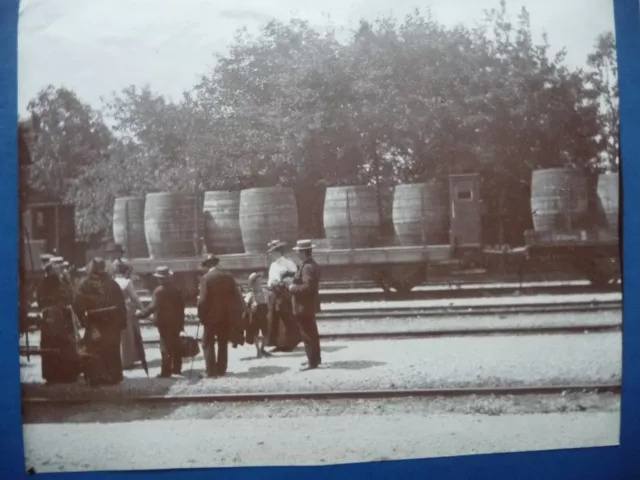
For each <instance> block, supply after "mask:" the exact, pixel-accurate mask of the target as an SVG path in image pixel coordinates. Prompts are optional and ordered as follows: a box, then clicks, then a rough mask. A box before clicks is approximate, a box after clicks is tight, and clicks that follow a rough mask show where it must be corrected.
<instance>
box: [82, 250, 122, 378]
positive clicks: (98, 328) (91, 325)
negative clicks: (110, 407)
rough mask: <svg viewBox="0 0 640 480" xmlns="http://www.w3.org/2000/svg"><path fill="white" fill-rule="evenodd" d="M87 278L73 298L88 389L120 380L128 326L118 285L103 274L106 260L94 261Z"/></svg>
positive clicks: (98, 259)
mask: <svg viewBox="0 0 640 480" xmlns="http://www.w3.org/2000/svg"><path fill="white" fill-rule="evenodd" d="M88 273H89V276H88V277H87V278H86V279H84V280H83V281H82V282H81V283H80V285H79V287H78V293H77V295H76V302H75V310H76V312H77V313H78V316H79V318H80V319H81V323H82V325H83V326H84V327H85V329H86V330H85V336H84V339H83V343H84V347H85V348H86V352H87V358H86V361H85V372H84V373H85V379H86V381H87V383H88V384H89V385H91V386H97V385H114V384H117V383H120V382H121V381H122V380H123V374H122V358H121V357H120V342H121V340H122V337H121V335H122V330H124V329H125V328H126V325H127V308H126V305H125V301H124V295H123V294H122V290H121V289H120V286H119V285H118V284H117V283H116V281H115V280H113V279H112V278H111V276H110V275H109V274H108V273H107V272H106V265H105V261H104V260H103V259H102V258H94V259H93V260H92V262H91V264H90V268H89V272H88Z"/></svg>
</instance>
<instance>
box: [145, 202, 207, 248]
mask: <svg viewBox="0 0 640 480" xmlns="http://www.w3.org/2000/svg"><path fill="white" fill-rule="evenodd" d="M201 208H202V207H201V206H200V205H199V197H198V195H194V194H182V193H149V194H147V198H146V201H145V207H144V232H145V235H146V237H147V247H148V249H149V255H150V257H151V258H181V257H192V256H194V255H196V242H195V236H196V232H197V231H198V228H197V227H198V225H199V222H200V221H201V218H202V214H201Z"/></svg>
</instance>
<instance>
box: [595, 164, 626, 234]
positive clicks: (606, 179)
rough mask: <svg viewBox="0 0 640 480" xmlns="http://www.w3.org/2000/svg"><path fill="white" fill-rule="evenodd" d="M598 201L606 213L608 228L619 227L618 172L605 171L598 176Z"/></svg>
mask: <svg viewBox="0 0 640 480" xmlns="http://www.w3.org/2000/svg"><path fill="white" fill-rule="evenodd" d="M597 192H598V203H599V207H600V208H601V209H602V212H603V213H604V219H605V221H606V226H607V228H610V229H614V230H615V229H617V228H618V219H619V217H618V213H619V208H620V207H619V202H620V179H619V176H618V174H617V173H603V174H601V175H600V176H599V177H598V187H597Z"/></svg>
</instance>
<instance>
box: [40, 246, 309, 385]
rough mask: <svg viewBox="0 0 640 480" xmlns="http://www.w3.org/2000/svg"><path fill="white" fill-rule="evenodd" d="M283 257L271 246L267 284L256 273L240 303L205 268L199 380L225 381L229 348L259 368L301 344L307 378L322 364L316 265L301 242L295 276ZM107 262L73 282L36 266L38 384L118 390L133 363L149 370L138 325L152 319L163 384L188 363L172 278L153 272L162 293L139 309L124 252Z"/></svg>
mask: <svg viewBox="0 0 640 480" xmlns="http://www.w3.org/2000/svg"><path fill="white" fill-rule="evenodd" d="M287 248H288V246H287V245H286V244H285V243H284V242H281V241H279V240H274V241H272V242H269V245H268V253H269V255H270V257H271V259H272V262H271V265H270V267H269V273H268V278H267V279H266V284H265V282H264V279H263V277H262V274H260V273H259V272H254V273H252V274H251V275H250V276H249V278H248V282H247V287H248V293H246V294H245V295H243V293H242V289H241V287H240V285H239V284H238V282H237V281H236V280H235V278H234V277H233V276H232V275H231V274H230V273H229V272H227V271H225V270H224V268H222V267H221V266H220V259H219V258H218V257H216V256H215V255H209V256H208V257H207V258H205V259H204V261H203V262H202V263H201V267H202V268H203V269H204V270H205V272H204V275H203V276H202V280H201V283H200V291H199V295H198V300H197V314H198V319H199V322H200V325H201V326H202V338H201V342H202V350H203V353H204V359H205V372H204V374H203V376H205V377H219V376H224V375H226V373H227V365H228V349H229V344H231V345H232V346H237V345H241V344H245V343H249V344H253V345H254V346H255V349H256V356H257V357H258V358H265V357H270V356H272V355H273V353H275V352H290V351H292V350H293V349H295V348H296V347H297V346H298V345H299V344H300V342H303V343H304V347H305V351H306V355H307V361H306V362H304V363H303V365H302V366H303V370H310V369H315V368H317V367H318V366H319V365H320V364H321V361H322V360H321V352H320V342H319V335H318V327H317V323H316V313H317V312H318V311H319V309H320V301H319V281H320V272H319V267H318V265H317V263H316V262H315V261H314V260H313V255H312V254H313V245H312V243H311V242H310V241H309V240H299V241H298V242H297V243H296V245H295V246H294V247H293V251H295V252H297V254H298V256H299V259H300V265H299V266H298V265H297V264H296V263H295V262H293V261H292V260H291V259H289V258H288V257H287V256H286V251H287ZM107 252H108V253H109V254H110V255H111V257H112V258H111V262H107V261H106V260H105V259H104V258H102V257H96V258H94V259H93V260H92V261H91V262H90V263H89V265H88V266H87V267H86V269H84V278H82V279H81V280H80V281H78V282H76V281H74V278H72V275H71V273H70V270H69V268H70V265H69V263H68V262H66V261H65V260H64V259H63V258H61V257H55V256H52V255H43V256H42V257H41V260H42V263H43V267H44V278H43V279H42V281H41V283H40V285H39V286H38V289H37V292H36V300H37V304H38V307H39V309H40V311H41V318H42V323H41V345H40V347H41V352H42V353H41V355H42V377H43V379H44V380H45V381H46V382H47V383H73V382H76V381H77V380H78V379H79V377H80V376H84V379H85V382H86V383H87V384H88V385H90V386H98V385H114V384H117V383H120V382H121V381H122V380H123V378H124V375H123V370H125V369H131V368H135V367H136V365H137V364H138V363H141V364H142V365H143V367H144V368H145V369H147V367H146V356H145V349H144V345H143V340H142V334H141V330H140V323H139V320H140V319H144V318H149V317H151V318H152V319H153V323H154V325H155V327H156V328H157V330H158V333H159V336H160V352H161V369H160V374H159V375H158V376H159V377H164V378H166V377H171V376H173V375H182V360H183V358H184V357H186V356H191V355H193V354H194V353H193V351H189V350H190V349H188V348H186V347H185V344H186V343H187V341H188V340H193V339H190V338H189V337H187V336H186V334H184V333H183V332H184V327H185V302H184V298H183V295H182V292H181V291H180V289H179V287H178V285H176V283H175V277H174V275H173V272H171V271H170V269H169V268H168V267H163V266H160V267H158V268H156V270H155V272H154V277H155V278H156V279H157V283H158V285H157V287H156V288H155V289H154V291H153V294H152V297H151V301H150V303H149V304H148V305H147V306H144V305H143V304H142V302H141V300H140V298H139V297H138V295H137V293H136V289H135V287H134V284H133V280H132V278H131V276H132V267H131V265H130V263H129V262H128V261H127V260H126V259H125V258H124V253H125V252H124V250H123V249H122V247H121V246H120V245H118V244H111V245H110V247H109V248H108V249H107ZM198 331H200V327H198ZM197 336H198V335H196V337H197ZM195 340H196V341H197V340H199V339H197V338H196V339H195ZM267 347H271V349H270V350H269V351H267ZM196 353H197V352H196Z"/></svg>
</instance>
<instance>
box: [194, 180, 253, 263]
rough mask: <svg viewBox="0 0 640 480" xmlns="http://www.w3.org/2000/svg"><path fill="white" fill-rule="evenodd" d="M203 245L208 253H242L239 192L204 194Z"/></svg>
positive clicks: (211, 192)
mask: <svg viewBox="0 0 640 480" xmlns="http://www.w3.org/2000/svg"><path fill="white" fill-rule="evenodd" d="M203 212H204V218H205V243H206V245H207V251H208V252H209V253H216V254H220V255H224V254H233V253H243V252H244V247H243V244H242V231H241V230H240V191H210V192H205V194H204V206H203Z"/></svg>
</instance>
